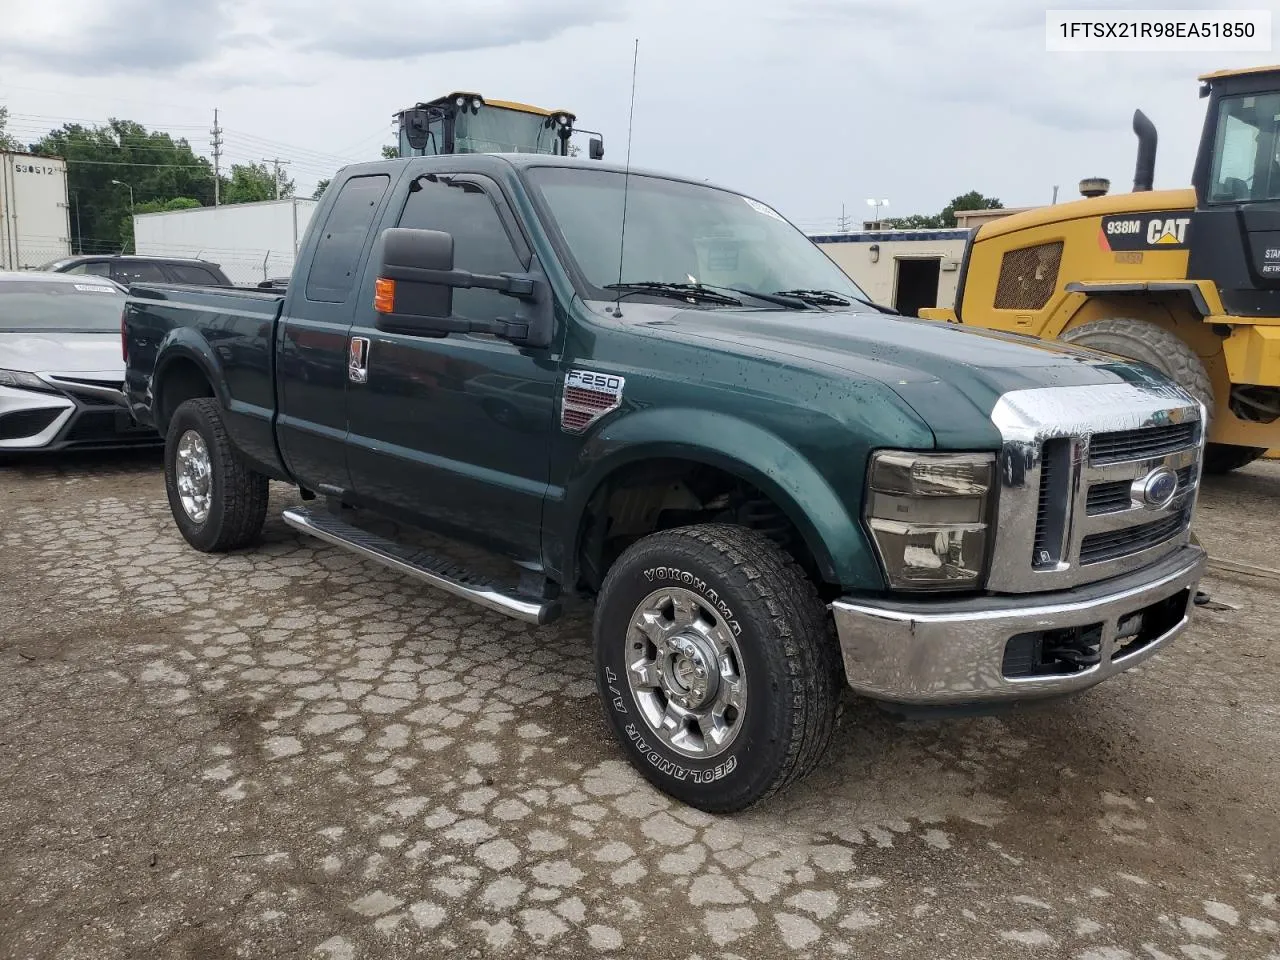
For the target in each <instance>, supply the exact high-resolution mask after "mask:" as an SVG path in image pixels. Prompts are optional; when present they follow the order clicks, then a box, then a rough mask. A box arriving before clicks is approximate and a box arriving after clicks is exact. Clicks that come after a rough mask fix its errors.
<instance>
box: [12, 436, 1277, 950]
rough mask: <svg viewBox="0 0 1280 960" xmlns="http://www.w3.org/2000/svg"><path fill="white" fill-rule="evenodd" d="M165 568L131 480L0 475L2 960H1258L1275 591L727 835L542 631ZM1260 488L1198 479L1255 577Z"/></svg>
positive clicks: (878, 739) (910, 735)
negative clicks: (1171, 642) (659, 777)
mask: <svg viewBox="0 0 1280 960" xmlns="http://www.w3.org/2000/svg"><path fill="white" fill-rule="evenodd" d="M292 502H294V498H293V495H292V493H291V492H290V491H289V490H288V489H287V488H285V487H283V486H278V485H277V486H275V487H273V493H272V505H271V511H270V514H269V518H268V523H267V527H266V530H265V533H264V536H263V540H262V542H261V544H260V545H258V546H257V547H256V548H253V549H251V550H246V551H242V552H238V553H234V554H230V555H225V556H206V555H203V554H200V553H197V552H195V551H193V550H191V549H189V548H188V547H187V545H186V544H185V542H183V541H182V539H181V538H180V536H179V535H178V533H177V531H176V529H175V528H174V526H173V524H172V521H171V519H170V517H169V513H168V508H167V505H166V503H165V499H164V492H163V483H162V477H161V473H160V470H159V464H158V459H157V458H156V457H154V456H150V455H147V456H131V457H127V458H122V457H116V458H77V459H69V460H68V459H63V460H47V461H46V460H39V461H30V462H26V463H22V464H19V465H17V466H7V467H0V789H2V790H3V803H0V957H5V958H9V957H12V958H44V957H57V958H95V960H97V958H104V960H105V958H126V957H127V958H138V957H164V958H169V957H172V958H201V960H211V958H230V957H266V956H299V957H317V958H328V960H356V958H365V957H369V958H380V960H381V958H396V957H423V956H449V957H485V956H497V955H500V954H501V955H504V956H538V957H542V956H587V955H614V956H627V957H642V958H650V957H651V958H694V957H698V958H704V960H710V958H720V957H724V958H730V957H743V958H775V957H779V956H784V955H785V956H810V957H832V956H836V957H838V956H849V957H904V958H906V957H909V958H919V957H938V958H946V957H955V958H969V957H1019V958H1021V957H1072V958H1078V960H1134V958H1142V960H1168V958H1179V960H1182V958H1189V960H1225V958H1236V957H1241V958H1272V960H1280V903H1278V902H1277V897H1278V896H1280V880H1278V879H1277V878H1278V875H1280V869H1278V867H1277V863H1278V856H1280V842H1278V841H1280V770H1278V768H1277V762H1276V755H1277V746H1278V745H1280V671H1278V667H1280V653H1278V652H1277V645H1276V640H1275V629H1274V626H1273V625H1274V624H1275V623H1276V622H1277V619H1278V618H1280V602H1278V598H1280V592H1278V591H1280V580H1277V579H1272V578H1267V577H1253V576H1243V575H1239V574H1230V575H1227V574H1223V573H1215V574H1214V575H1212V576H1211V577H1210V578H1209V580H1208V581H1207V583H1206V586H1207V587H1208V588H1209V589H1210V591H1211V592H1212V593H1213V595H1214V597H1215V599H1216V600H1219V601H1222V602H1223V603H1222V604H1221V605H1219V606H1218V607H1217V608H1215V609H1209V610H1202V611H1200V615H1199V616H1198V618H1197V620H1196V622H1195V624H1194V626H1193V628H1192V630H1191V631H1190V633H1189V634H1188V635H1187V636H1185V637H1184V638H1183V639H1182V640H1181V641H1180V642H1179V643H1178V644H1176V645H1175V647H1173V648H1172V649H1171V650H1170V651H1169V652H1168V653H1166V654H1164V655H1161V656H1159V657H1157V658H1155V659H1154V660H1153V661H1152V662H1150V663H1149V664H1148V665H1145V666H1144V667H1142V668H1140V669H1139V670H1137V671H1134V672H1132V673H1130V674H1126V675H1124V676H1122V677H1120V678H1118V679H1116V680H1114V681H1112V682H1110V683H1107V684H1104V685H1102V686H1101V687H1098V688H1096V689H1095V690H1094V691H1091V692H1089V693H1087V694H1085V695H1083V696H1080V697H1077V698H1075V699H1073V700H1069V701H1065V702H1061V703H1055V704H1052V705H1047V706H1043V707H1039V708H1036V709H1034V710H1019V711H1017V712H1013V713H1009V714H1005V715H1001V716H996V717H975V718H963V719H950V720H902V719H899V718H895V717H893V716H890V715H888V714H885V713H883V712H881V711H880V710H878V709H877V708H876V707H874V706H872V705H870V704H867V703H865V702H863V701H859V700H856V699H855V698H853V697H849V698H848V702H847V709H846V711H845V714H844V716H843V718H842V720H841V724H840V728H839V731H838V734H837V742H836V745H835V747H834V749H833V750H832V752H831V753H830V755H829V756H828V757H827V759H826V760H825V762H824V764H823V766H822V767H821V769H820V770H819V771H818V772H817V773H816V775H814V776H812V777H811V778H810V779H808V780H807V781H806V782H804V783H803V784H801V785H799V786H798V787H797V788H795V789H793V790H792V791H791V792H789V793H788V794H786V795H784V796H783V797H781V798H779V799H777V800H774V801H771V802H769V803H766V804H764V805H761V806H759V807H757V808H755V809H753V810H751V811H749V812H747V813H745V814H741V815H738V816H733V817H712V816H708V815H706V814H703V813H700V812H698V811H695V810H692V809H689V808H686V807H682V806H680V805H679V804H676V803H674V802H672V801H670V800H668V799H667V798H666V797H665V796H663V795H662V794H659V793H657V792H656V791H654V790H653V789H652V788H650V787H649V786H648V785H647V784H646V783H645V782H644V781H643V780H641V779H640V777H639V776H637V775H636V774H634V773H632V771H631V769H630V768H629V767H628V766H627V765H626V764H625V763H624V762H623V761H622V760H621V758H620V754H619V752H618V751H617V749H615V747H614V744H613V743H612V742H611V740H610V739H609V737H608V734H607V732H606V728H605V725H604V722H603V719H602V716H601V711H600V708H599V705H598V703H597V701H596V697H595V693H594V690H593V687H592V683H591V675H590V668H589V663H590V647H589V623H588V620H587V619H586V617H585V615H582V614H578V615H575V616H572V617H570V618H568V619H567V620H565V621H562V622H560V623H557V624H553V625H551V626H549V627H545V628H542V629H534V628H531V627H528V626H525V625H523V624H519V623H515V622H513V621H509V620H505V619H503V618H501V617H499V616H497V615H495V614H490V613H487V612H485V611H482V610H479V609H477V608H475V607H472V606H469V605H467V604H465V603H462V602H459V601H455V600H453V599H452V598H450V597H448V596H446V595H445V594H443V593H440V592H437V591H433V590H429V589H425V588H422V587H419V586H416V585H413V584H411V583H410V582H409V581H407V580H406V579H404V578H402V577H399V576H397V575H394V574H391V573H389V572H388V571H385V570H383V569H382V568H380V567H377V566H375V565H373V564H371V563H368V562H365V561H361V560H359V559H357V558H355V557H352V556H351V555H348V554H346V553H343V552H342V551H340V550H338V549H336V548H334V547H330V546H327V545H324V544H321V543H319V542H315V541H309V540H306V539H303V538H301V537H300V536H298V535H296V534H294V533H293V532H292V531H290V530H289V529H288V528H287V527H286V526H285V525H284V524H283V523H282V522H281V521H280V520H279V512H280V509H281V508H282V507H283V506H287V505H289V504H290V503H292ZM1278 518H1280V464H1271V463H1264V464H1259V465H1255V466H1253V467H1250V468H1248V469H1246V470H1244V471H1242V472H1241V473H1239V474H1238V475H1235V476H1231V477H1227V478H1220V479H1216V480H1210V481H1209V482H1208V485H1207V489H1206V491H1205V493H1204V496H1203V498H1202V509H1201V511H1200V513H1199V518H1198V521H1197V525H1196V529H1197V533H1198V535H1199V536H1200V537H1201V539H1202V541H1203V542H1205V544H1206V545H1207V546H1208V547H1209V549H1210V550H1211V552H1212V553H1213V554H1214V555H1216V556H1222V557H1227V558H1231V559H1235V560H1239V561H1244V562H1249V563H1254V564H1262V565H1265V566H1269V567H1275V566H1280V560H1276V559H1275V556H1274V548H1273V544H1274V542H1275V541H1274V532H1275V529H1276V521H1277V519H1278Z"/></svg>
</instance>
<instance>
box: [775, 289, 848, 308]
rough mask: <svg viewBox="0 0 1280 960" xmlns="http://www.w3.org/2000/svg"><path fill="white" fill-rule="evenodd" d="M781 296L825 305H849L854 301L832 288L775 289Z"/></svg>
mask: <svg viewBox="0 0 1280 960" xmlns="http://www.w3.org/2000/svg"><path fill="white" fill-rule="evenodd" d="M773 292H774V293H775V294H777V295H778V296H780V297H794V298H795V299H797V300H803V301H804V302H805V303H810V304H814V305H816V306H823V307H847V306H849V305H850V304H851V303H852V302H853V301H852V300H851V299H850V298H849V297H846V296H845V295H844V294H842V293H836V292H834V291H832V290H775V291H773Z"/></svg>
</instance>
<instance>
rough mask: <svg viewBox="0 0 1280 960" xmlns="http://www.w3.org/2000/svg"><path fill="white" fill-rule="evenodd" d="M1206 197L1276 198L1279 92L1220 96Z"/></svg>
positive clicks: (1279, 181)
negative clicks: (1210, 174)
mask: <svg viewBox="0 0 1280 960" xmlns="http://www.w3.org/2000/svg"><path fill="white" fill-rule="evenodd" d="M1209 199H1210V201H1212V202H1214V203H1238V202H1240V201H1251V200H1254V201H1256V200H1280V93H1260V94H1254V95H1252V96H1247V97H1224V98H1223V100H1222V105H1221V106H1220V107H1219V110H1218V130H1217V135H1216V137H1215V138H1214V143H1213V172H1212V179H1211V182H1210V186H1209Z"/></svg>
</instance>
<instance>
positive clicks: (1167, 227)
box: [1147, 217, 1191, 246]
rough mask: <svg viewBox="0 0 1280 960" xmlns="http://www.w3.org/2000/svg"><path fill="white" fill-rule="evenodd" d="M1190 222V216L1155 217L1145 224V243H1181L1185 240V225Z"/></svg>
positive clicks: (1154, 244) (1153, 244) (1162, 244)
mask: <svg viewBox="0 0 1280 960" xmlns="http://www.w3.org/2000/svg"><path fill="white" fill-rule="evenodd" d="M1190 223H1191V218H1190V217H1170V218H1169V219H1168V220H1161V219H1159V218H1157V219H1155V220H1152V221H1151V222H1150V223H1148V224H1147V243H1149V244H1151V245H1152V246H1166V245H1168V244H1174V245H1181V244H1183V243H1185V242H1186V239H1187V227H1188V226H1189V225H1190Z"/></svg>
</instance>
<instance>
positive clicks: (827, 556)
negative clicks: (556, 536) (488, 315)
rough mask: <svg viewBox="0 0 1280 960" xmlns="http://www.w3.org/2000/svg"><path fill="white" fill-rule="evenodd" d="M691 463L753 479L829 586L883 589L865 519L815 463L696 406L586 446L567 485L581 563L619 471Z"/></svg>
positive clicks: (623, 426)
mask: <svg viewBox="0 0 1280 960" xmlns="http://www.w3.org/2000/svg"><path fill="white" fill-rule="evenodd" d="M656 459H676V460H688V461H690V462H693V463H701V464H705V465H707V466H711V467H716V468H719V469H721V470H724V471H725V472H727V473H730V474H732V475H734V476H736V477H738V478H740V479H741V480H744V481H746V482H747V483H750V484H751V485H752V486H754V487H755V488H756V489H758V490H759V491H760V492H761V493H762V494H764V495H765V496H767V497H768V498H769V499H770V500H772V501H773V502H774V503H775V504H776V505H777V506H778V507H779V509H781V510H782V511H783V512H784V513H785V514H786V516H787V518H788V519H789V520H790V521H791V522H792V524H794V525H795V527H796V529H797V530H798V531H799V532H800V535H801V537H802V538H803V539H804V542H805V545H806V546H807V547H808V549H809V552H810V553H811V554H812V555H813V557H814V559H815V561H816V563H817V567H818V572H819V574H820V575H821V576H822V578H823V579H824V580H826V581H827V582H829V583H834V584H840V585H846V586H853V585H857V586H860V587H862V588H864V589H878V588H880V587H881V586H882V578H881V576H880V572H879V566H878V564H877V562H876V560H875V558H874V555H873V553H872V552H871V549H870V545H869V544H868V543H867V540H866V537H865V535H864V534H863V531H862V528H861V526H860V524H859V522H858V520H857V519H856V518H854V517H850V516H849V512H848V510H846V509H845V506H844V504H843V503H842V502H841V500H840V497H839V496H837V495H836V492H835V491H834V490H832V488H831V486H830V485H829V484H828V483H827V481H826V480H825V479H824V478H823V477H822V475H821V474H819V473H818V471H817V470H816V469H815V468H814V467H813V465H812V464H811V463H810V462H809V461H808V460H807V459H806V458H805V457H804V455H803V454H801V453H800V452H799V451H797V450H796V449H795V448H793V447H791V446H790V445H789V444H787V443H786V441H784V440H783V439H782V438H780V437H778V436H777V435H775V434H773V433H770V432H769V431H767V430H765V429H762V428H761V427H759V426H757V425H755V424H752V423H748V422H746V421H744V420H740V419H738V418H737V417H733V416H729V415H727V414H723V413H715V412H711V411H706V410H698V409H689V408H684V409H681V408H662V409H650V410H640V411H637V412H634V413H631V414H629V415H628V416H625V417H622V418H619V419H617V420H615V421H613V422H611V423H608V424H606V425H605V426H604V427H603V428H602V429H601V430H600V431H598V432H597V433H596V434H595V435H594V436H592V437H591V438H590V440H589V441H588V442H587V443H586V444H584V445H583V447H582V450H581V452H580V453H579V456H578V458H577V460H576V461H575V463H574V464H573V467H572V468H571V471H570V474H569V477H568V480H567V482H566V485H565V513H564V515H563V516H564V521H565V522H564V535H563V539H562V540H561V543H562V544H563V546H564V548H565V549H567V550H571V551H572V552H571V553H570V555H569V556H568V557H565V558H564V560H565V561H566V563H565V566H566V568H568V570H567V572H572V571H573V570H574V568H576V565H577V560H578V550H579V549H580V546H581V540H580V538H581V537H582V536H583V534H584V532H585V528H586V513H587V507H588V504H589V503H590V502H591V498H592V496H593V495H594V494H595V492H596V491H597V490H598V489H599V487H600V485H601V484H602V483H604V482H605V481H606V479H607V478H608V477H609V476H611V475H612V474H613V473H615V471H617V470H619V469H621V468H623V467H625V466H627V465H628V464H631V463H636V462H639V461H643V460H656Z"/></svg>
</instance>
